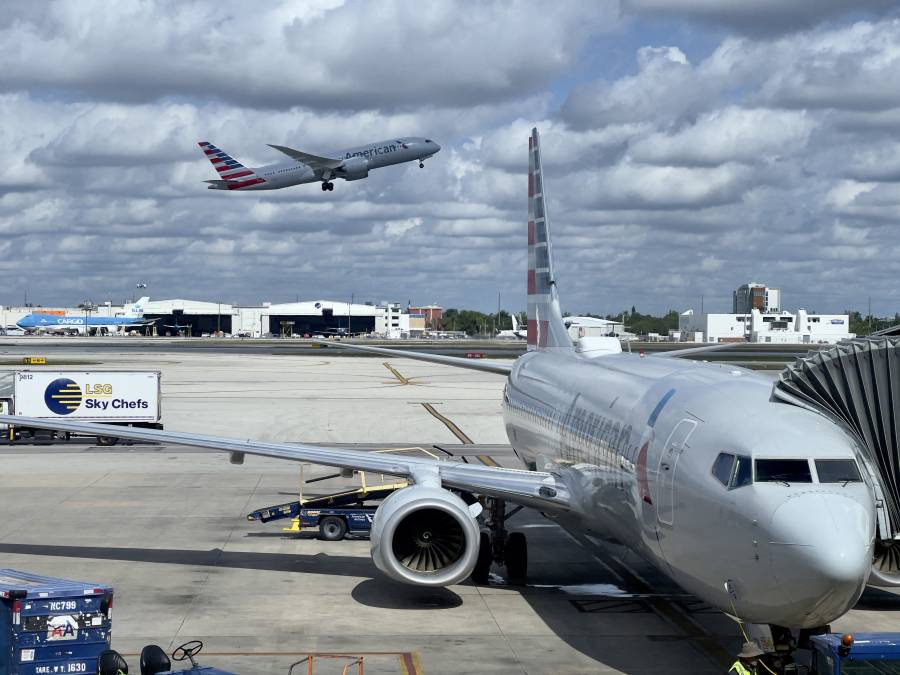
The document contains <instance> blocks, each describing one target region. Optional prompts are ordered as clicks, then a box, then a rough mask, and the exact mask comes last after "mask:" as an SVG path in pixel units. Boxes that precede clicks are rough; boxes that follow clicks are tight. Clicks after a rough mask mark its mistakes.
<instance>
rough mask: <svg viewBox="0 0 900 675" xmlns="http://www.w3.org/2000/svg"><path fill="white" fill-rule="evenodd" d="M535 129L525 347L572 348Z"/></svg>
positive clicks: (531, 159)
mask: <svg viewBox="0 0 900 675" xmlns="http://www.w3.org/2000/svg"><path fill="white" fill-rule="evenodd" d="M544 198H545V194H544V175H543V167H542V165H541V147H540V140H539V137H538V130H537V129H532V130H531V137H530V138H529V139H528V349H529V351H533V350H537V351H559V352H572V351H574V348H573V346H572V338H570V337H569V333H568V331H567V330H566V326H565V324H564V323H563V320H562V312H561V311H560V309H559V295H558V294H557V290H556V276H555V274H554V272H553V255H552V248H551V243H550V223H549V221H550V217H549V215H548V213H547V205H546V204H545V201H544Z"/></svg>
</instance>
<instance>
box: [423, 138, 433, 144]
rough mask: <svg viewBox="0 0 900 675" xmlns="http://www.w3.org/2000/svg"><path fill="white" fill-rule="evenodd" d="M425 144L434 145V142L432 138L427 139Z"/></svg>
mask: <svg viewBox="0 0 900 675" xmlns="http://www.w3.org/2000/svg"><path fill="white" fill-rule="evenodd" d="M425 142H426V143H434V141H433V140H431V139H430V138H426V139H425Z"/></svg>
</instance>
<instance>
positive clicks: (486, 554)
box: [472, 532, 493, 584]
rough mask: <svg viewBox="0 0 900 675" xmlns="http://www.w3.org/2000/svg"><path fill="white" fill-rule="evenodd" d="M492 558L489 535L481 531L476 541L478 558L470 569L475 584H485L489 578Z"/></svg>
mask: <svg viewBox="0 0 900 675" xmlns="http://www.w3.org/2000/svg"><path fill="white" fill-rule="evenodd" d="M492 558H493V555H492V551H491V535H489V534H488V533H487V532H482V533H481V537H480V539H479V543H478V558H476V560H475V567H474V568H473V569H472V581H474V582H475V583H476V584H486V583H487V582H488V579H490V576H491V562H492V560H491V559H492Z"/></svg>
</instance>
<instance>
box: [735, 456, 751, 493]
mask: <svg viewBox="0 0 900 675" xmlns="http://www.w3.org/2000/svg"><path fill="white" fill-rule="evenodd" d="M734 459H735V462H734V474H733V475H732V477H731V486H730V487H731V488H732V489H734V488H739V487H744V486H745V485H750V484H751V483H752V482H753V465H752V464H751V463H750V458H749V457H746V456H744V455H738V456H737V457H735V458H734Z"/></svg>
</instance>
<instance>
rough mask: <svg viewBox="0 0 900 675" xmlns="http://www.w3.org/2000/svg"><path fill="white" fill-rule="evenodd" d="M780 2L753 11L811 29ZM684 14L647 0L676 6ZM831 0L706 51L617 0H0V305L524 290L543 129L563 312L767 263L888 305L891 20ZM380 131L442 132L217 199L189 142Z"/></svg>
mask: <svg viewBox="0 0 900 675" xmlns="http://www.w3.org/2000/svg"><path fill="white" fill-rule="evenodd" d="M707 4H708V5H709V6H710V7H712V5H713V4H716V5H717V8H718V11H720V12H722V11H725V9H728V3H707ZM751 4H755V3H751ZM789 4H790V3H779V6H775V4H774V3H768V1H767V0H765V1H764V2H763V3H762V4H760V5H759V6H758V9H759V11H760V13H761V15H763V16H768V17H769V18H772V17H781V19H779V21H781V23H782V25H783V26H806V27H807V28H808V26H809V25H812V24H807V23H804V22H800V23H799V24H798V23H796V21H798V19H796V18H793V19H790V20H788V19H789V18H790V17H789V16H788V15H789V14H790V12H787V13H786V12H785V10H784V9H783V6H784V5H789ZM801 4H802V3H801ZM876 4H877V3H876ZM701 5H703V3H702V2H701V1H700V0H697V2H693V3H692V2H688V0H679V1H675V2H673V3H667V6H669V7H670V8H671V7H674V8H676V9H678V10H679V13H680V15H682V16H691V17H693V16H695V15H697V12H698V11H699V10H698V9H697V8H698V7H700V6H701ZM839 5H840V3H836V2H834V3H830V4H828V5H827V6H824V5H823V7H825V8H824V9H823V10H822V11H823V14H822V17H820V18H825V19H828V23H827V24H825V25H822V26H818V27H815V28H812V29H807V30H804V31H802V32H798V33H793V34H791V35H788V36H783V35H782V34H781V32H782V31H783V29H781V28H779V29H778V30H777V31H775V30H774V29H773V30H772V31H769V32H768V33H767V34H766V35H765V39H761V38H760V35H759V32H758V31H756V30H755V29H753V30H751V29H742V30H741V31H740V32H741V35H735V34H731V35H725V34H723V33H722V32H721V31H719V30H718V29H714V30H712V31H711V32H709V33H706V34H704V39H705V40H706V41H707V42H708V43H709V44H710V48H709V49H708V50H706V52H705V53H701V51H698V50H696V49H695V48H692V47H693V46H692V45H687V44H685V42H684V40H685V39H686V38H684V37H683V35H684V34H683V33H680V32H678V31H674V32H670V33H669V34H666V35H665V36H664V38H665V39H661V38H660V34H659V32H658V31H654V32H653V33H652V34H651V33H648V34H646V35H645V34H643V33H642V30H643V26H644V24H642V22H641V21H625V22H622V21H620V20H619V19H618V14H617V13H616V9H615V5H613V4H609V5H607V4H603V5H601V6H600V10H599V11H598V10H596V7H597V6H596V5H594V4H591V5H590V6H589V9H590V10H591V11H587V9H585V7H586V6H584V5H579V4H577V3H574V2H572V3H561V4H556V5H554V6H553V8H550V7H549V6H547V5H546V4H540V5H539V4H536V3H529V2H525V1H524V0H521V1H518V2H515V1H511V2H498V3H472V4H471V5H466V6H465V9H466V11H460V10H459V9H458V7H459V5H456V4H453V5H451V4H449V3H447V4H445V3H443V2H438V3H432V4H429V5H428V6H427V7H426V6H423V7H419V5H416V6H415V7H413V6H412V5H411V4H406V3H405V2H403V1H402V0H396V1H395V2H389V3H378V4H377V5H376V4H374V3H362V2H340V1H339V0H334V1H332V0H328V1H326V0H322V1H320V2H310V3H299V4H298V3H290V2H277V1H273V2H271V3H267V4H266V6H265V7H262V8H261V7H252V8H249V9H244V8H242V7H237V8H232V7H228V8H224V7H223V6H219V5H216V6H213V5H209V4H208V3H203V2H199V1H197V2H193V1H188V2H179V3H163V2H148V1H144V2H137V1H131V0H126V1H124V2H122V3H115V5H107V4H100V3H96V4H95V2H94V0H87V1H85V2H81V1H80V0H79V1H78V2H74V1H70V2H63V1H62V0H55V1H54V2H51V3H48V4H46V5H42V6H41V7H40V8H38V7H37V6H36V5H35V4H34V3H30V2H24V1H22V2H19V1H12V2H9V3H7V4H6V5H5V6H4V9H5V10H7V11H5V12H4V14H3V16H2V17H0V35H2V38H3V40H4V45H5V46H7V47H8V48H7V49H5V50H4V51H3V53H2V54H0V66H2V67H0V91H3V92H4V93H0V116H2V117H3V120H4V124H3V125H0V304H9V303H12V302H17V301H18V299H19V298H21V293H22V291H23V290H25V289H27V290H28V295H29V298H35V299H37V301H39V302H45V303H47V304H51V303H52V304H56V303H61V302H78V301H81V300H84V299H86V298H89V299H93V300H95V301H102V300H105V299H112V300H122V299H124V297H130V295H131V291H132V286H133V284H134V282H135V281H136V280H137V279H136V277H137V276H140V281H149V283H150V289H149V291H150V293H151V295H152V296H154V297H176V296H185V295H187V296H191V297H198V298H201V299H210V300H216V299H218V300H222V301H226V302H232V301H236V302H259V301H261V300H272V301H278V300H291V299H294V298H295V297H297V296H298V295H299V296H300V297H304V298H313V297H336V298H346V297H349V295H350V293H356V295H357V298H363V299H368V300H374V301H380V300H397V301H400V302H403V301H405V300H407V299H412V300H413V301H414V302H419V301H420V302H431V301H437V302H440V303H442V304H444V305H446V306H454V305H456V306H468V307H478V308H482V309H486V310H488V309H493V308H494V305H495V304H496V297H497V292H498V291H501V292H502V294H503V298H504V304H507V305H508V306H509V308H510V309H522V308H524V287H523V286H524V284H523V282H522V279H523V275H522V274H519V273H517V272H516V270H522V269H523V268H524V264H525V262H524V258H525V248H526V247H525V241H524V239H525V235H524V220H525V208H526V202H525V190H526V180H525V171H526V165H527V156H526V148H527V137H528V133H529V131H530V129H531V127H532V126H537V127H538V128H539V129H540V130H541V134H542V140H543V152H544V167H545V172H546V181H545V185H546V188H547V194H548V202H549V204H548V206H549V212H550V214H551V218H552V220H553V233H554V245H555V251H556V260H557V263H558V265H559V270H558V276H559V287H560V290H561V295H562V299H563V303H564V305H565V309H567V310H570V311H573V312H585V311H594V312H615V311H619V310H621V309H622V308H623V307H630V306H631V305H633V304H634V305H637V307H638V308H639V309H641V310H642V311H648V310H649V311H665V310H666V309H668V308H675V309H684V308H686V307H687V306H690V305H692V304H696V301H697V299H698V298H699V297H700V296H701V295H703V296H705V298H706V300H705V302H706V307H707V309H721V310H727V309H728V308H729V307H730V291H731V289H732V288H734V287H736V286H737V285H739V284H741V283H744V282H746V281H748V280H750V279H762V280H764V281H766V282H767V283H769V284H771V285H773V286H777V287H781V288H782V289H783V290H784V291H785V297H786V298H788V299H790V300H791V302H792V303H793V304H801V303H802V304H803V305H804V306H806V307H808V308H815V309H818V310H820V311H831V310H833V311H839V310H842V309H844V308H845V307H848V306H859V302H858V298H856V297H855V296H854V294H859V288H863V287H864V288H865V292H866V294H867V295H869V294H871V295H872V297H873V302H874V303H875V308H876V311H882V312H888V311H890V312H893V311H896V309H897V308H898V307H900V289H898V287H897V284H896V278H897V277H898V275H900V262H898V261H900V251H898V250H897V249H898V248H900V243H898V242H900V238H898V237H897V234H896V233H897V222H898V219H900V160H898V159H897V157H900V146H898V145H897V141H896V138H897V132H898V131H900V98H898V94H897V92H898V91H900V86H898V85H900V75H898V71H900V61H898V59H900V56H898V50H897V47H896V45H897V44H900V25H898V21H897V20H895V19H894V18H892V17H881V18H879V17H878V16H876V15H875V14H873V13H868V14H867V17H868V18H866V19H865V20H858V19H859V16H860V14H859V12H853V13H851V14H850V15H848V17H849V18H842V17H843V16H844V14H843V9H840V7H839ZM798 6H799V5H798ZM376 7H377V8H378V9H376ZM860 7H861V9H860V11H862V9H866V10H870V9H872V8H873V7H874V8H876V9H877V7H876V6H875V5H874V4H873V5H865V6H862V5H861V6H860ZM628 8H629V9H630V11H633V12H637V11H640V12H641V13H643V14H647V15H651V14H652V15H654V16H655V15H659V14H665V13H666V12H668V11H669V10H668V9H666V8H662V7H656V6H654V5H653V4H652V3H650V2H649V0H648V1H647V2H643V1H638V0H636V1H635V2H632V3H631V4H629V5H628ZM691 8H693V9H691ZM795 9H796V8H795ZM688 10H691V11H688ZM709 11H710V12H711V11H712V10H709ZM728 11H729V12H731V15H733V16H737V15H738V14H739V11H738V10H736V9H734V7H731V8H730V9H728ZM741 11H742V10H741ZM726 13H727V12H726ZM801 14H802V15H803V16H807V15H808V14H809V13H808V12H806V10H804V11H803V12H801ZM535 16H540V21H535ZM698 16H699V15H698ZM791 16H794V15H791ZM798 16H799V15H798ZM873 16H875V17H876V18H872V17H873ZM710 17H711V18H708V19H705V20H708V21H713V20H714V17H712V15H711V14H710ZM784 17H788V18H784ZM773 20H774V19H773ZM715 21H716V22H718V23H719V24H722V25H731V24H729V23H728V21H726V20H725V19H721V18H715ZM804 21H805V20H804ZM134 26H141V28H142V30H141V39H140V40H137V39H134V35H135V31H134ZM609 30H613V31H619V33H620V37H622V38H623V39H622V40H618V41H616V44H620V43H621V44H629V45H635V44H638V45H642V46H641V47H639V48H637V49H634V48H632V47H629V48H628V49H629V50H630V53H627V52H617V53H616V54H615V55H614V56H615V58H616V59H618V61H617V63H626V62H630V63H631V64H632V66H631V67H630V68H626V69H625V70H624V71H622V70H621V69H620V68H619V67H614V66H613V65H610V64H607V63H605V62H604V61H602V60H600V61H598V59H597V58H596V54H604V53H607V52H606V51H604V50H609V49H611V47H610V46H609V45H608V44H606V43H605V42H604V43H602V44H601V40H603V39H604V38H603V35H604V33H603V32H604V31H609ZM705 30H708V29H706V28H702V27H699V28H698V27H697V26H694V27H692V28H691V31H705ZM784 30H786V29H784ZM615 49H620V48H619V47H615ZM37 54H40V55H41V58H36V55H37ZM688 54H691V55H692V56H691V58H689V57H688ZM586 64H591V65H590V67H589V66H588V65H586ZM396 135H428V136H429V137H433V138H435V139H436V140H438V142H440V143H441V145H442V146H443V150H442V152H441V153H439V154H438V155H437V156H436V157H434V158H433V159H431V160H429V161H428V162H426V167H425V169H419V168H418V167H417V166H416V165H415V164H409V165H403V166H397V167H391V168H386V169H382V170H379V171H375V172H373V173H372V174H371V175H370V177H369V178H368V179H367V180H365V181H358V182H353V183H345V182H338V183H337V184H336V189H335V191H334V192H331V193H323V192H322V191H320V190H319V189H318V188H317V187H316V186H314V185H313V186H300V187H296V188H290V189H286V190H281V191H274V192H260V193H247V194H227V193H224V194H223V193H221V192H216V191H208V190H206V189H205V186H204V184H203V182H202V181H203V180H205V179H208V178H212V177H213V172H212V170H211V168H210V166H209V165H208V163H207V162H205V160H204V159H203V157H202V156H201V154H200V152H199V150H198V149H197V147H196V142H197V141H199V140H211V141H213V142H215V143H216V144H217V145H219V146H220V147H223V148H225V149H227V150H228V151H229V152H230V153H231V154H233V155H235V156H236V157H238V158H240V159H241V160H242V161H244V162H245V163H247V164H250V165H257V164H263V163H267V162H271V161H278V160H280V159H281V156H280V155H278V154H277V153H275V151H273V150H271V149H270V148H268V147H267V146H266V144H267V143H279V144H286V145H290V146H293V147H297V148H299V149H302V150H306V151H309V152H314V153H317V154H328V153H329V152H330V151H334V150H336V149H339V148H342V147H346V146H350V145H356V144H359V143H364V142H368V141H374V140H376V139H380V138H388V137H390V136H396ZM37 260H39V261H40V264H39V265H38V264H35V261H37ZM48 267H50V268H59V269H65V270H66V271H67V274H66V275H54V274H46V269H47V268H48ZM851 278H853V279H859V280H860V281H859V283H857V284H848V283H847V279H851ZM795 299H796V300H795ZM717 303H718V304H717Z"/></svg>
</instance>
